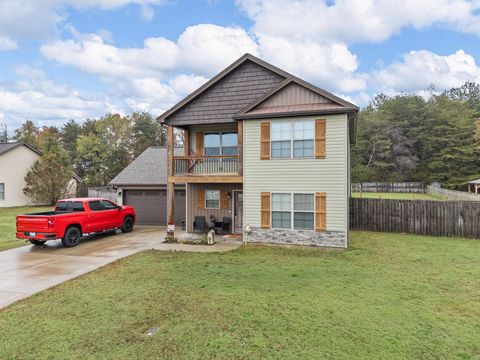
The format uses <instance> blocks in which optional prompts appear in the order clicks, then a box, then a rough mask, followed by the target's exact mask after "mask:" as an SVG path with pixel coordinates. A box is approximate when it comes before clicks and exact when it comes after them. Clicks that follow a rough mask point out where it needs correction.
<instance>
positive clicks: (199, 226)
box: [193, 216, 206, 234]
mask: <svg viewBox="0 0 480 360" xmlns="http://www.w3.org/2000/svg"><path fill="white" fill-rule="evenodd" d="M205 229H206V222H205V216H195V220H194V221H193V232H195V230H200V232H201V233H202V234H205Z"/></svg>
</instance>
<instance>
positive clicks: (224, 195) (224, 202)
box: [220, 190, 228, 209]
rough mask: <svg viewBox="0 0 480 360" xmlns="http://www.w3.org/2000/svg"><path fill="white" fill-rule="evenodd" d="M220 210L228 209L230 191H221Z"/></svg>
mask: <svg viewBox="0 0 480 360" xmlns="http://www.w3.org/2000/svg"><path fill="white" fill-rule="evenodd" d="M220 209H228V191H227V190H222V191H220Z"/></svg>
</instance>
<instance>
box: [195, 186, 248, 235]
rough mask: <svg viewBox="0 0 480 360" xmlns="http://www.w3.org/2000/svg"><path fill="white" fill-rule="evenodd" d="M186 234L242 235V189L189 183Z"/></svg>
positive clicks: (240, 187)
mask: <svg viewBox="0 0 480 360" xmlns="http://www.w3.org/2000/svg"><path fill="white" fill-rule="evenodd" d="M186 193H187V206H186V219H187V223H186V231H187V232H189V233H194V232H195V233H206V232H207V231H209V230H211V229H213V230H215V232H216V233H217V234H222V235H225V234H241V233H242V229H243V185H242V184H241V183H224V184H217V183H199V184H197V183H188V184H187V188H186Z"/></svg>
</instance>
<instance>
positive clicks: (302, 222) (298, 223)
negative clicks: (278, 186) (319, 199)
mask: <svg viewBox="0 0 480 360" xmlns="http://www.w3.org/2000/svg"><path fill="white" fill-rule="evenodd" d="M314 210H315V209H314V195H313V194H294V195H293V228H294V229H304V230H313V228H314Z"/></svg>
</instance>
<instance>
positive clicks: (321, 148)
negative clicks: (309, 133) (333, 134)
mask: <svg viewBox="0 0 480 360" xmlns="http://www.w3.org/2000/svg"><path fill="white" fill-rule="evenodd" d="M326 142H327V121H326V120H325V119H317V120H315V158H316V159H324V158H325V154H326V147H327V144H326Z"/></svg>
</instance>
